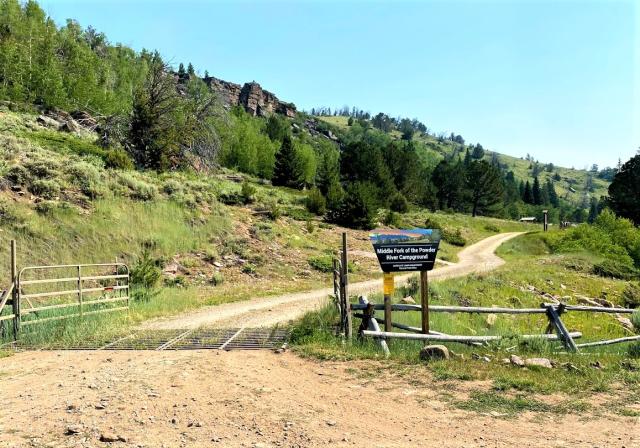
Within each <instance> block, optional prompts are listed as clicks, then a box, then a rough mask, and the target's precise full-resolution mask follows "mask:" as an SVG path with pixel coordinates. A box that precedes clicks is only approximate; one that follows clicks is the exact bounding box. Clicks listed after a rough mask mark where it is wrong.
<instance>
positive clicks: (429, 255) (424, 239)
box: [369, 229, 440, 334]
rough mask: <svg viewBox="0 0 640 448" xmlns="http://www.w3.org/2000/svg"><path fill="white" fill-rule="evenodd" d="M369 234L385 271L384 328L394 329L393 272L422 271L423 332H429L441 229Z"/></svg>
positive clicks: (379, 231)
mask: <svg viewBox="0 0 640 448" xmlns="http://www.w3.org/2000/svg"><path fill="white" fill-rule="evenodd" d="M369 238H370V239H371V242H372V244H373V248H374V250H375V252H376V256H377V257H378V262H379V263H380V267H381V268H382V271H383V272H384V277H383V286H384V288H383V292H384V330H385V331H391V326H392V325H391V298H392V296H393V286H394V285H393V274H392V272H406V271H420V299H421V300H420V302H421V305H422V333H424V334H428V333H429V276H428V271H430V270H431V269H433V267H434V265H435V261H436V254H437V253H438V247H439V245H440V232H439V231H438V230H432V229H411V230H393V229H380V230H374V231H373V232H372V233H371V234H370V235H369Z"/></svg>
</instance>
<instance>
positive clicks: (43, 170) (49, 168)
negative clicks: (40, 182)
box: [24, 159, 60, 179]
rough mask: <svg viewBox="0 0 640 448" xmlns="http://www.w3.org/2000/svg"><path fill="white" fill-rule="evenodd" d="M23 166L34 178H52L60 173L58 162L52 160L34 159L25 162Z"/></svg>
mask: <svg viewBox="0 0 640 448" xmlns="http://www.w3.org/2000/svg"><path fill="white" fill-rule="evenodd" d="M24 167H25V168H26V169H27V171H28V172H29V173H30V174H31V177H32V178H36V179H53V178H56V177H58V176H59V175H60V171H59V170H60V164H59V163H58V162H55V161H53V160H44V159H36V160H31V161H29V162H26V163H25V164H24Z"/></svg>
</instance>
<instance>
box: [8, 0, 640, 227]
mask: <svg viewBox="0 0 640 448" xmlns="http://www.w3.org/2000/svg"><path fill="white" fill-rule="evenodd" d="M205 73H206V72H205ZM0 99H3V100H6V101H10V102H11V103H12V104H18V105H22V106H21V107H30V108H32V109H33V110H34V112H35V111H36V110H37V111H40V112H42V111H47V110H63V111H69V112H72V113H73V112H77V111H83V112H86V113H88V114H90V115H91V116H92V117H93V118H95V120H96V122H97V126H96V133H97V134H96V140H97V142H98V143H99V144H100V145H101V146H102V147H103V148H104V153H103V154H104V155H103V157H104V162H105V166H106V167H107V168H112V169H132V168H135V169H139V170H156V171H166V170H199V171H206V170H214V169H218V168H220V167H227V168H230V169H234V170H238V171H241V172H243V173H247V174H249V175H252V176H256V177H260V178H263V179H267V180H269V181H271V182H272V183H273V184H274V185H278V186H285V187H289V188H295V189H305V190H307V191H308V193H307V207H308V208H309V210H310V211H312V212H313V213H316V214H318V215H324V216H325V217H326V219H328V220H330V221H333V222H336V223H340V224H344V225H348V226H354V227H361V228H369V227H371V226H373V225H375V223H376V221H377V220H378V219H380V215H379V211H380V210H385V212H384V216H383V218H382V219H383V220H384V221H385V223H387V224H389V225H393V224H395V223H397V213H401V212H404V211H406V210H408V209H409V208H410V207H416V206H419V207H426V208H429V209H432V210H445V211H456V212H463V213H469V214H471V215H473V216H476V215H490V216H496V217H505V218H512V219H518V218H520V217H522V216H538V217H539V216H540V215H541V214H542V210H543V209H548V210H550V216H551V220H552V221H553V222H560V221H575V222H584V221H589V222H593V221H594V220H595V219H596V217H597V216H598V214H599V213H600V212H601V211H602V210H603V208H604V207H606V206H607V204H622V203H623V202H624V201H620V200H618V201H616V200H612V201H609V202H607V201H608V200H607V198H604V197H594V196H593V195H589V194H588V192H589V185H586V187H585V188H586V190H585V191H587V194H586V195H585V196H584V200H583V201H582V202H581V203H575V202H572V201H568V200H566V199H564V198H562V197H560V196H559V195H558V193H557V191H556V186H555V181H556V180H560V179H559V174H558V173H557V172H555V167H554V166H553V165H552V164H547V165H542V164H539V163H538V162H537V161H535V160H533V159H532V158H531V159H530V160H528V161H529V162H530V167H531V174H530V178H529V177H527V178H523V177H518V176H517V175H516V173H514V172H513V171H512V170H510V169H509V166H508V165H507V164H505V163H503V162H502V161H501V160H500V158H499V157H498V156H497V154H496V153H491V152H490V151H487V150H485V148H484V147H483V146H482V145H481V144H479V143H477V144H473V145H469V144H467V143H466V142H465V140H464V138H463V137H462V136H460V135H458V134H455V133H451V134H449V135H445V134H437V135H436V134H435V133H433V132H432V131H431V130H430V129H429V128H428V127H427V126H426V125H425V124H423V123H421V122H420V121H418V120H416V119H408V118H391V117H389V116H388V115H386V114H383V113H379V114H376V115H371V114H369V113H368V112H364V111H361V110H357V109H355V108H353V109H349V108H344V109H343V110H340V111H334V112H333V115H342V116H348V125H347V127H346V129H340V128H336V127H332V126H331V125H330V124H328V123H326V122H323V121H322V120H319V119H318V118H317V116H323V115H332V112H331V110H330V109H328V108H318V109H317V110H316V109H314V110H312V111H311V113H304V112H300V113H298V115H297V116H296V118H293V119H289V118H285V117H283V116H279V115H277V114H273V115H270V116H268V117H254V116H252V115H250V114H248V113H246V112H245V111H244V110H243V109H242V108H240V107H234V108H227V107H225V105H224V104H223V103H222V102H221V100H220V99H219V98H218V97H217V96H216V94H215V93H214V92H213V91H212V90H211V89H210V88H209V87H208V86H207V85H206V84H205V83H204V81H203V80H202V79H201V77H200V76H199V75H198V73H197V72H196V70H195V69H194V67H193V66H192V65H191V64H188V65H187V68H186V69H185V66H184V65H183V64H180V65H179V67H177V68H176V67H172V66H171V65H169V64H168V63H167V61H165V60H163V58H162V56H161V55H160V54H159V53H158V52H154V51H147V50H142V51H140V52H136V51H134V50H132V49H131V48H128V47H126V46H123V45H121V44H113V43H110V42H109V40H108V39H107V37H106V36H105V35H104V34H102V33H100V32H98V31H96V30H95V29H93V28H92V27H88V28H82V27H81V26H80V25H79V24H78V23H77V22H75V21H73V20H68V21H67V23H66V24H65V25H64V26H60V27H59V26H57V25H56V24H55V23H54V22H53V20H52V19H51V18H49V17H47V15H46V14H45V13H44V11H43V10H42V9H41V8H40V6H39V5H38V4H37V3H36V2H34V1H27V2H26V3H24V4H21V3H20V2H19V1H18V0H0ZM423 137H432V140H428V141H427V140H425V139H424V138H423ZM445 143H446V145H448V147H451V148H453V149H454V150H453V151H448V152H447V153H443V155H439V156H438V157H435V156H430V155H429V154H435V153H434V151H433V148H434V145H436V147H437V145H440V144H442V145H444V144H445ZM528 158H529V156H528ZM619 170H621V166H619V167H618V168H617V169H611V168H606V169H604V170H599V169H598V167H594V168H592V172H591V174H590V176H592V177H600V178H602V179H607V180H612V179H614V176H615V175H616V173H617V172H618V171H619ZM543 171H546V172H548V173H554V172H555V174H554V175H553V176H552V177H549V176H547V177H546V180H544V181H541V180H540V179H539V174H540V173H541V172H543ZM621 171H622V172H624V170H621ZM592 177H588V179H590V178H592ZM587 183H588V180H587ZM614 184H615V180H614ZM618 191H622V193H617V192H618ZM613 193H614V194H618V195H619V194H623V195H628V194H629V192H628V191H626V190H625V191H623V190H622V189H617V190H615V191H614V192H613ZM625 204H626V203H625ZM625 207H628V206H627V205H625ZM623 208H624V207H622V206H618V207H614V209H615V210H616V211H618V210H620V211H622V210H623ZM623 213H628V212H624V211H623ZM625 216H626V215H625ZM636 222H637V221H636Z"/></svg>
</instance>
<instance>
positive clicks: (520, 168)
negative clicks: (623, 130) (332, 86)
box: [317, 116, 609, 205]
mask: <svg viewBox="0 0 640 448" xmlns="http://www.w3.org/2000/svg"><path fill="white" fill-rule="evenodd" d="M317 118H318V119H319V120H322V121H323V122H325V123H328V124H330V125H331V126H335V128H336V129H339V130H342V131H347V130H348V128H349V126H348V120H349V117H344V116H318V117H317ZM389 134H390V135H391V137H393V138H396V139H399V138H400V132H398V131H397V130H393V131H391V132H390V133H389ZM414 140H415V141H418V142H421V143H423V144H424V146H420V147H419V149H421V150H422V151H424V152H426V154H423V159H424V160H428V161H431V162H432V163H433V161H437V160H439V159H441V158H442V157H445V156H449V155H451V154H452V153H454V152H457V153H459V154H460V156H461V157H464V150H462V151H461V150H460V145H458V144H457V143H453V142H450V141H447V140H445V141H439V140H438V139H437V138H435V137H432V136H424V135H423V136H418V135H416V136H414ZM492 157H493V152H491V151H486V150H485V159H486V160H491V159H492ZM497 157H498V159H499V161H500V163H501V164H503V165H506V167H507V171H513V173H514V174H515V176H516V178H517V179H518V180H524V181H527V180H529V181H530V182H533V176H532V169H531V162H530V161H527V160H525V159H523V158H518V157H512V156H509V155H506V154H500V153H497ZM540 165H541V168H542V170H541V172H540V174H539V175H538V178H539V180H540V182H541V183H542V184H544V182H546V180H547V179H548V178H549V179H552V178H553V176H554V174H556V173H557V174H559V175H560V180H559V181H556V182H555V186H556V191H557V192H558V195H559V196H560V197H561V198H563V199H565V200H566V201H568V202H570V203H572V204H575V205H579V204H581V203H582V202H583V201H584V197H585V196H586V198H587V201H586V202H587V203H588V199H590V198H591V197H595V198H597V199H599V198H600V197H601V196H606V195H607V188H608V186H609V182H607V181H605V180H602V179H598V178H597V177H595V176H593V175H590V173H589V172H588V171H585V170H581V169H575V168H565V167H557V166H554V167H553V169H552V170H551V171H547V170H546V169H545V168H544V165H545V163H544V162H541V164H540ZM588 177H591V178H592V188H591V190H592V191H589V190H588V189H587V187H586V186H587V178H588ZM572 190H574V191H572Z"/></svg>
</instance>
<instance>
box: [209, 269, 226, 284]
mask: <svg viewBox="0 0 640 448" xmlns="http://www.w3.org/2000/svg"><path fill="white" fill-rule="evenodd" d="M222 283H224V276H223V275H222V273H221V272H214V273H213V275H212V276H211V284H212V285H213V286H219V285H222Z"/></svg>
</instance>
